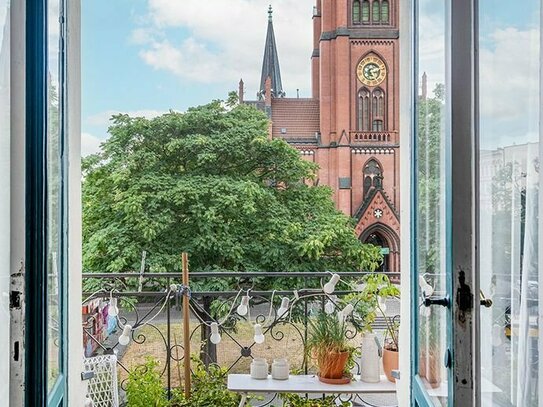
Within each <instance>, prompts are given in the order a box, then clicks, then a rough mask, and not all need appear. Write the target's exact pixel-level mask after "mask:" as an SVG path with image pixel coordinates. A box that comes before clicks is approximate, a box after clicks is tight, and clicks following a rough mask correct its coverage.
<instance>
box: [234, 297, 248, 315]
mask: <svg viewBox="0 0 543 407" xmlns="http://www.w3.org/2000/svg"><path fill="white" fill-rule="evenodd" d="M237 312H238V315H239V316H240V317H243V316H245V315H247V313H248V312H249V296H248V295H244V296H243V297H241V304H239V306H238V309H237Z"/></svg>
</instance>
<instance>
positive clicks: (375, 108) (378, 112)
mask: <svg viewBox="0 0 543 407" xmlns="http://www.w3.org/2000/svg"><path fill="white" fill-rule="evenodd" d="M371 99H372V102H371V105H372V112H371V116H372V131H384V130H385V129H384V122H385V92H384V91H383V90H382V89H379V88H377V89H375V90H374V91H373V93H372V98H371Z"/></svg>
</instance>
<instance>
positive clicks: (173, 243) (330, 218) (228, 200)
mask: <svg viewBox="0 0 543 407" xmlns="http://www.w3.org/2000/svg"><path fill="white" fill-rule="evenodd" d="M267 126H268V120H267V118H266V116H265V115H264V114H263V113H262V112H260V111H258V110H256V109H255V108H252V107H249V106H245V105H238V106H234V107H232V106H228V105H227V106H225V105H224V103H221V102H220V101H215V102H212V103H210V104H207V105H204V106H200V107H196V108H191V109H189V110H188V111H187V112H185V113H176V112H170V113H167V114H164V115H162V116H160V117H156V118H153V119H146V118H142V117H129V116H127V115H123V114H121V115H117V116H114V117H113V118H112V125H111V126H110V128H109V133H110V135H111V137H110V138H109V139H108V140H107V141H106V142H104V143H103V144H102V147H101V152H100V153H98V154H95V155H92V156H89V157H87V158H85V159H84V162H83V176H84V179H83V235H84V236H83V237H84V243H83V245H84V246H83V252H84V269H85V271H87V272H124V271H131V270H139V267H140V261H141V256H142V251H144V250H145V251H146V252H147V259H146V265H147V270H148V271H151V272H163V271H174V270H179V268H180V253H181V252H183V251H186V252H188V253H189V254H190V262H191V270H192V271H203V270H232V271H324V270H351V271H352V270H359V269H365V270H372V269H374V268H375V267H377V266H378V264H379V262H380V261H381V255H380V251H379V248H376V247H374V246H370V245H363V244H361V243H360V242H359V241H358V239H357V237H356V236H355V233H354V224H353V221H352V220H351V219H350V218H349V217H347V216H345V215H344V214H342V213H341V212H339V211H338V210H336V209H335V205H334V202H333V200H332V191H331V190H330V189H329V188H328V187H325V186H312V185H310V184H312V182H311V180H314V179H315V176H316V175H315V174H316V170H317V167H316V165H315V164H313V163H310V162H307V161H305V160H303V159H302V158H301V157H300V154H299V152H298V151H297V150H295V149H293V148H292V147H290V146H289V145H288V144H287V143H286V142H284V141H282V140H277V139H274V140H270V139H269V138H268V137H267Z"/></svg>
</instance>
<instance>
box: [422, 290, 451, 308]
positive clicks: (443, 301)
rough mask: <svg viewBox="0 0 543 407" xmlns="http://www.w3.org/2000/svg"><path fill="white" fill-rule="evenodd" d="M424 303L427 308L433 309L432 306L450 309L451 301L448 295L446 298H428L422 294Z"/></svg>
mask: <svg viewBox="0 0 543 407" xmlns="http://www.w3.org/2000/svg"><path fill="white" fill-rule="evenodd" d="M422 303H423V304H424V306H425V307H431V306H432V305H440V306H442V307H447V308H448V307H449V305H450V303H451V301H450V300H449V296H448V295H446V296H444V297H432V296H430V297H427V296H426V295H424V293H423V294H422Z"/></svg>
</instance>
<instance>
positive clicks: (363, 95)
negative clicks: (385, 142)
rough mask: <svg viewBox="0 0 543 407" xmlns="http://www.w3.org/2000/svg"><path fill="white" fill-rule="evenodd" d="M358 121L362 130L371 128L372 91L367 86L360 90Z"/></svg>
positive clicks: (359, 128) (358, 125)
mask: <svg viewBox="0 0 543 407" xmlns="http://www.w3.org/2000/svg"><path fill="white" fill-rule="evenodd" d="M357 116H358V123H357V127H358V130H360V131H369V130H370V123H371V122H370V92H369V90H367V89H366V88H364V89H362V90H361V91H360V92H358V115H357Z"/></svg>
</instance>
